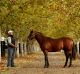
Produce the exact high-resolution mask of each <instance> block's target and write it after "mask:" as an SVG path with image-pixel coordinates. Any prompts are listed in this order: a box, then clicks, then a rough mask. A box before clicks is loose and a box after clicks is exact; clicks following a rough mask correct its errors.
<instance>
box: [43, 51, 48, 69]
mask: <svg viewBox="0 0 80 74" xmlns="http://www.w3.org/2000/svg"><path fill="white" fill-rule="evenodd" d="M44 58H45V65H44V68H48V67H49V61H48V54H47V53H46V52H45V53H44Z"/></svg>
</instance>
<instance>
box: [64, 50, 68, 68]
mask: <svg viewBox="0 0 80 74" xmlns="http://www.w3.org/2000/svg"><path fill="white" fill-rule="evenodd" d="M64 53H65V56H66V61H65V65H64V68H65V67H66V66H67V63H68V58H69V55H68V54H67V52H66V51H64Z"/></svg>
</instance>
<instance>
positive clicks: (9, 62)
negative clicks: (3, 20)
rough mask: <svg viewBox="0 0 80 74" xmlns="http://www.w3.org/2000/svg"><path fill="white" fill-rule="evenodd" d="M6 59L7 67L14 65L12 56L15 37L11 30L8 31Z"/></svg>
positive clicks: (13, 54)
mask: <svg viewBox="0 0 80 74" xmlns="http://www.w3.org/2000/svg"><path fill="white" fill-rule="evenodd" d="M7 43H8V60H7V67H15V65H14V56H15V48H16V45H15V38H14V36H13V31H12V30H9V31H8V39H7Z"/></svg>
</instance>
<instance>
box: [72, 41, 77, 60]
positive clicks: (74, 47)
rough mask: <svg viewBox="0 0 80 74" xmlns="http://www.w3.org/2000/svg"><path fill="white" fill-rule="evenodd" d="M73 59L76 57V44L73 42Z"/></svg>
mask: <svg viewBox="0 0 80 74" xmlns="http://www.w3.org/2000/svg"><path fill="white" fill-rule="evenodd" d="M72 59H73V60H75V59H76V44H75V43H74V42H73V47H72Z"/></svg>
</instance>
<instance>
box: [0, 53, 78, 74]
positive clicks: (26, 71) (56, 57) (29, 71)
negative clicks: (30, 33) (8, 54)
mask: <svg viewBox="0 0 80 74" xmlns="http://www.w3.org/2000/svg"><path fill="white" fill-rule="evenodd" d="M49 62H50V67H49V68H43V67H44V56H43V54H41V53H40V54H33V55H29V56H26V57H24V58H17V59H15V64H16V67H15V68H5V71H3V72H1V74H80V60H75V61H73V66H72V67H71V68H68V67H66V68H63V65H64V63H65V57H64V54H62V53H55V54H54V53H49Z"/></svg>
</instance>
